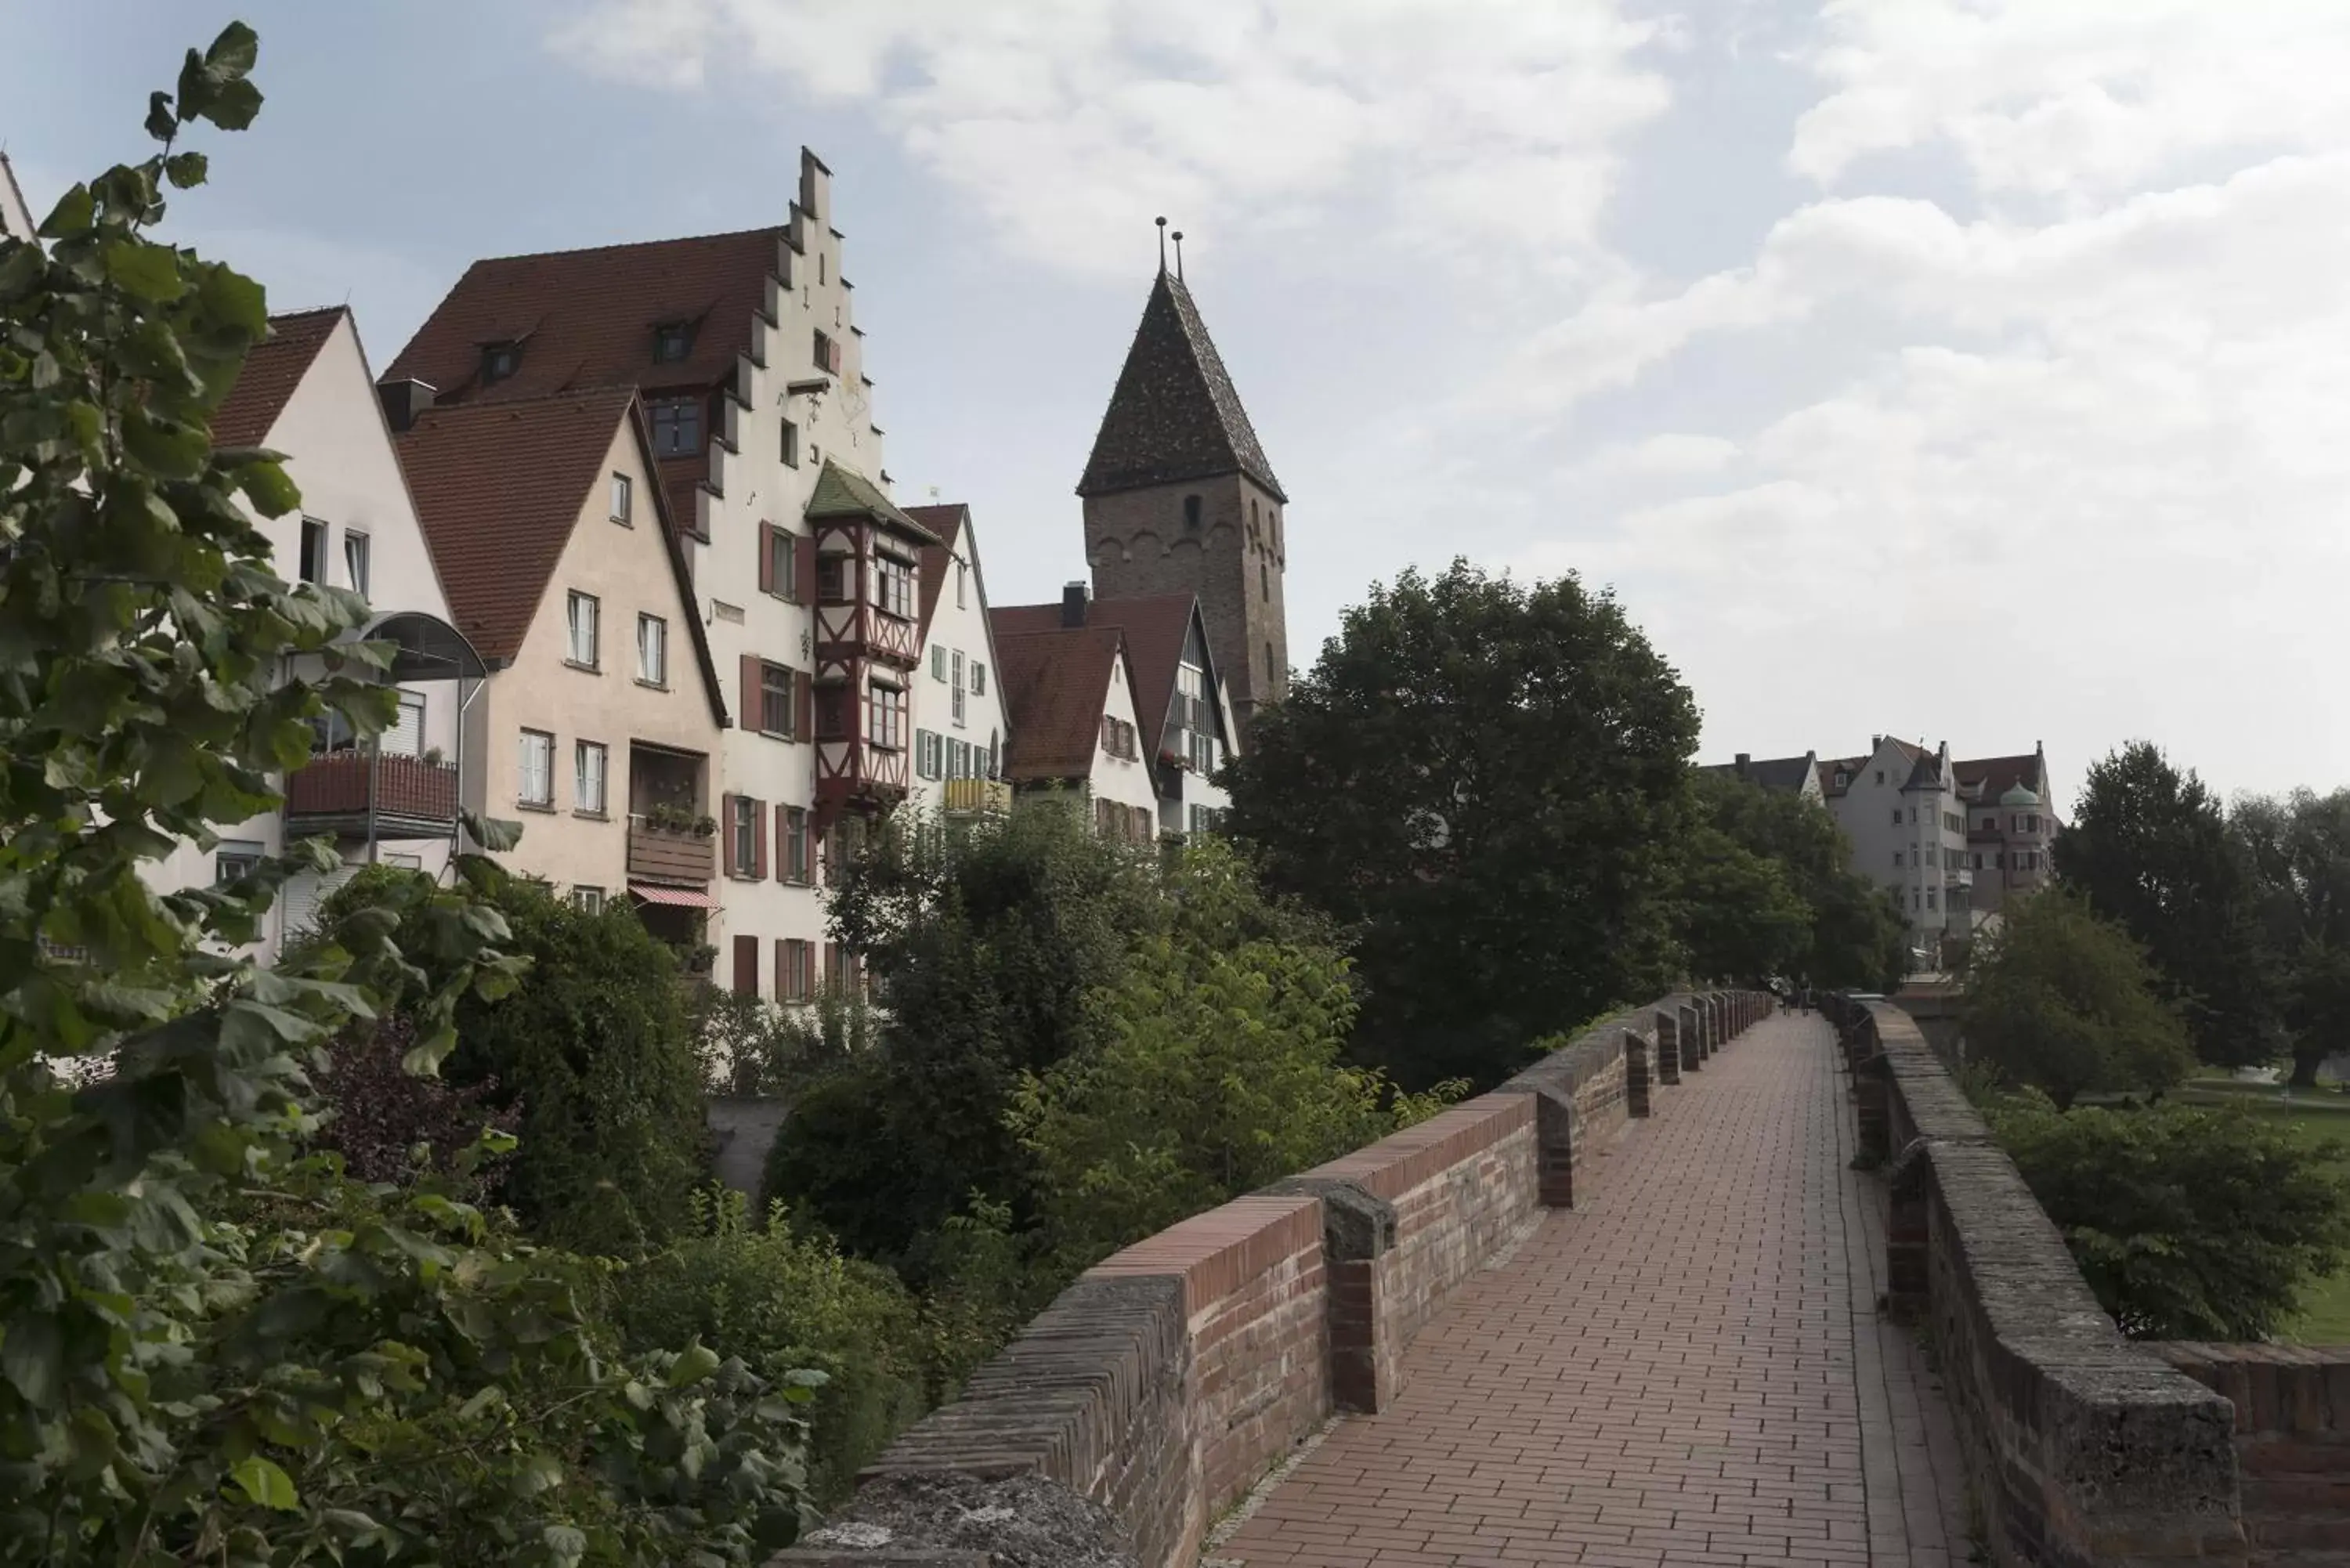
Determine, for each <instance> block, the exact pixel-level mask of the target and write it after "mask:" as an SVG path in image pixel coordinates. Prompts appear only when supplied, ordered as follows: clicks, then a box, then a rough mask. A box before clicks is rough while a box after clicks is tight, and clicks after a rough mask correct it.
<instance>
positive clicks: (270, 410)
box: [213, 305, 350, 447]
mask: <svg viewBox="0 0 2350 1568" xmlns="http://www.w3.org/2000/svg"><path fill="white" fill-rule="evenodd" d="M349 313H350V312H349V308H348V306H340V305H335V306H328V307H327V308H325V309H323V310H296V311H289V312H287V313H286V315H284V316H273V317H270V318H269V336H268V337H265V338H264V339H263V340H262V341H261V342H259V343H256V344H255V345H254V347H253V352H251V353H250V354H247V355H246V356H245V357H244V365H242V366H241V367H239V368H238V369H237V373H236V381H235V383H234V385H232V386H231V387H230V388H229V389H228V396H227V397H225V398H224V399H222V400H221V406H220V407H219V409H218V410H215V411H214V412H213V445H214V446H218V447H232V446H259V445H260V444H261V443H262V442H263V441H266V440H268V439H269V431H270V427H271V426H273V425H275V424H276V422H277V416H278V415H280V414H282V413H284V412H285V411H286V403H287V402H288V401H289V400H291V399H292V398H293V396H294V389H295V388H296V387H298V386H300V385H301V384H302V378H303V377H304V376H306V375H308V374H309V372H310V363H311V361H312V360H314V359H316V358H317V357H318V350H319V349H320V348H323V347H325V346H326V342H327V339H328V338H329V337H333V336H334V335H335V328H336V327H337V326H338V325H339V324H340V323H341V321H342V319H343V317H345V316H347V315H348V314H349Z"/></svg>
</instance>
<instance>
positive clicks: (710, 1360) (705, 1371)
mask: <svg viewBox="0 0 2350 1568" xmlns="http://www.w3.org/2000/svg"><path fill="white" fill-rule="evenodd" d="M717 1370H718V1353H717V1352H716V1351H714V1350H712V1349H711V1348H710V1347H709V1346H708V1345H704V1344H702V1342H701V1341H700V1340H698V1339H697V1340H695V1341H694V1342H693V1343H692V1344H691V1345H687V1346H686V1347H685V1348H684V1349H683V1350H681V1351H680V1352H678V1356H677V1360H676V1361H674V1362H672V1363H671V1366H670V1369H669V1386H671V1387H672V1388H685V1387H689V1386H691V1385H693V1384H696V1383H699V1382H701V1381H702V1379H703V1378H705V1377H707V1376H710V1375H711V1374H712V1373H713V1372H715V1371H717Z"/></svg>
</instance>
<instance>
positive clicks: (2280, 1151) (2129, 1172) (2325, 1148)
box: [1991, 1094, 2350, 1340]
mask: <svg viewBox="0 0 2350 1568" xmlns="http://www.w3.org/2000/svg"><path fill="white" fill-rule="evenodd" d="M1991 1125H1992V1127H1993V1129H1994V1131H1995V1132H1996V1133H1997V1134H1998V1136H1999V1140H2000V1143H2001V1145H2002V1147H2004V1148H2006V1150H2007V1151H2008V1153H2009V1154H2010V1155H2011V1156H2012V1157H2013V1158H2014V1160H2015V1163H2016V1166H2017V1168H2019V1169H2020V1170H2022V1172H2023V1179H2024V1180H2025V1181H2026V1182H2027V1183H2029V1184H2030V1186H2031V1188H2032V1194H2033V1197H2034V1198H2036V1199H2039V1200H2040V1206H2041V1207H2042V1208H2043V1209H2044V1210H2047V1211H2048V1217H2049V1218H2050V1219H2051V1220H2054V1221H2055V1222H2056V1225H2057V1228H2058V1229H2059V1230H2061V1231H2064V1241H2065V1244H2066V1245H2067V1246H2069V1247H2070V1248H2071V1249H2072V1250H2073V1255H2074V1258H2075V1259H2076V1260H2078V1262H2080V1265H2081V1272H2082V1273H2083V1275H2084V1276H2085V1277H2086V1278H2087V1280H2088V1282H2089V1287H2090V1289H2092V1290H2094V1291H2095V1293H2096V1295H2097V1300H2098V1302H2099V1303H2101V1304H2103V1305H2104V1307H2105V1309H2106V1311H2107V1312H2109V1313H2111V1314H2113V1315H2114V1318H2115V1321H2116V1322H2117V1323H2119V1324H2121V1326H2122V1329H2123V1331H2124V1332H2125V1333H2126V1334H2130V1335H2132V1336H2133V1337H2136V1338H2141V1339H2217V1340H2259V1339H2265V1338H2267V1337H2269V1336H2270V1335H2272V1334H2274V1333H2276V1331H2277V1330H2278V1329H2279V1328H2281V1327H2282V1325H2283V1323H2284V1321H2285V1319H2286V1318H2287V1317H2288V1316H2289V1315H2290V1314H2292V1312H2293V1309H2294V1306H2295V1304H2296V1301H2297V1298H2298V1296H2299V1294H2300V1293H2301V1291H2302V1289H2303V1287H2304V1286H2305V1285H2307V1284H2309V1283H2310V1282H2313V1281H2315V1280H2319V1279H2322V1278H2324V1277H2325V1276H2326V1275H2329V1274H2331V1273H2333V1272H2335V1271H2336V1270H2338V1269H2340V1268H2341V1267H2342V1266H2343V1265H2344V1263H2345V1262H2350V1185H2345V1180H2344V1179H2343V1177H2342V1175H2341V1171H2340V1162H2341V1160H2342V1158H2343V1157H2344V1155H2345V1153H2350V1151H2345V1149H2344V1148H2342V1147H2340V1146H2339V1145H2332V1144H2328V1145H2319V1146H2312V1145H2309V1144H2305V1143H2303V1142H2302V1141H2300V1140H2299V1139H2297V1138H2296V1137H2294V1136H2293V1133H2292V1132H2291V1130H2290V1129H2288V1128H2286V1127H2281V1126H2279V1125H2278V1124H2277V1123H2275V1122H2272V1121H2267V1120H2263V1119H2262V1118H2261V1117H2258V1116H2251V1115H2250V1114H2248V1113H2247V1112H2245V1111H2244V1110H2243V1109H2241V1107H2230V1108H2225V1109H2213V1108H2206V1107H2202V1106H2187V1105H2180V1104H2178V1103H2176V1102H2173V1103H2170V1104H2167V1105H2162V1106H2148V1107H2135V1106H2133V1107H2125V1108H2119V1109H2110V1110H2109V1109H2106V1108H2104V1107H2101V1106H2084V1107H2082V1108H2081V1109H2079V1110H2075V1111H2072V1112H2069V1113H2064V1112H2060V1111H2058V1110H2057V1109H2056V1107H2055V1106H2054V1105H2052V1104H2051V1103H2050V1102H2049V1101H2048V1100H2046V1099H2045V1098H2043V1097H2041V1096H2037V1095H2031V1094H2026V1095H2023V1096H2016V1097H2013V1098H2010V1099H2005V1100H2002V1101H1998V1102H1995V1103H1994V1106H1993V1109H1992V1113H1991Z"/></svg>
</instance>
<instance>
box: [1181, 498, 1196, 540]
mask: <svg viewBox="0 0 2350 1568" xmlns="http://www.w3.org/2000/svg"><path fill="white" fill-rule="evenodd" d="M1183 526H1184V527H1185V528H1186V529H1189V530H1191V532H1193V533H1197V532H1198V531H1199V527H1200V498H1199V497H1198V496H1196V495H1186V496H1185V497H1183Z"/></svg>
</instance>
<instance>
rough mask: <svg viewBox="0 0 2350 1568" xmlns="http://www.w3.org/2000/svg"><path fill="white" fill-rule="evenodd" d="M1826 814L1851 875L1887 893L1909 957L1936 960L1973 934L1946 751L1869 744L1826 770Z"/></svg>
mask: <svg viewBox="0 0 2350 1568" xmlns="http://www.w3.org/2000/svg"><path fill="white" fill-rule="evenodd" d="M1823 766H1824V768H1825V772H1826V774H1827V777H1826V782H1825V792H1826V797H1827V804H1828V810H1829V812H1830V813H1831V815H1834V816H1835V820H1836V825H1837V826H1839V827H1841V828H1842V829H1843V830H1844V835H1845V837H1846V839H1848V840H1849V841H1850V842H1851V844H1852V865H1853V868H1854V869H1855V870H1856V871H1860V872H1863V873H1865V874H1866V875H1867V876H1869V877H1874V878H1876V879H1877V881H1879V882H1882V883H1884V884H1885V885H1886V886H1887V888H1891V889H1892V891H1893V895H1894V898H1895V900H1896V901H1897V902H1898V903H1899V905H1900V906H1901V909H1902V911H1903V913H1904V914H1905V915H1907V916H1908V920H1909V941H1910V946H1911V947H1912V948H1913V949H1916V950H1919V951H1920V952H1923V953H1926V954H1928V955H1929V961H1930V959H1931V957H1936V956H1939V952H1940V950H1941V942H1942V940H1943V939H1944V938H1945V937H1950V936H1960V937H1963V936H1964V935H1966V934H1967V932H1968V931H1970V930H1971V929H1973V919H1972V914H1971V909H1972V888H1973V884H1974V872H1973V869H1972V860H1971V857H1970V854H1969V852H1968V848H1967V825H1966V816H1965V815H1964V813H1963V812H1962V811H1961V810H1960V800H1959V795H1958V788H1957V780H1956V777H1955V775H1954V774H1953V773H1952V771H1951V767H1950V746H1949V744H1948V743H1947V742H1945V743H1944V744H1943V745H1942V746H1941V747H1940V748H1939V749H1938V750H1935V751H1930V752H1929V751H1928V750H1926V749H1925V747H1923V746H1918V745H1912V744H1910V743H1909V742H1907V741H1904V740H1902V739H1901V738H1900V737H1899V736H1898V735H1877V736H1875V737H1872V740H1871V743H1870V749H1869V752H1868V754H1867V755H1866V756H1861V757H1839V758H1835V759H1834V760H1833V761H1831V762H1829V763H1825V764H1823Z"/></svg>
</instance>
